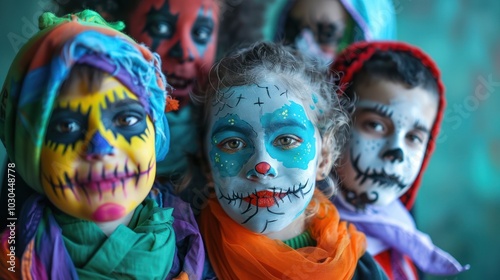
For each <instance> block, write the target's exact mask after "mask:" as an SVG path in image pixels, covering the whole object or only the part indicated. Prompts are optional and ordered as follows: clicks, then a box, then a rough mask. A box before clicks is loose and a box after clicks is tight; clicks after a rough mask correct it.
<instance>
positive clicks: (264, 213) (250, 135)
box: [205, 79, 321, 234]
mask: <svg viewBox="0 0 500 280" xmlns="http://www.w3.org/2000/svg"><path fill="white" fill-rule="evenodd" d="M219 94H220V98H219V100H220V102H218V103H215V104H213V107H212V110H211V114H210V122H209V128H208V131H209V133H208V135H207V136H206V140H205V142H206V145H207V152H208V155H207V156H208V157H209V161H210V164H211V167H212V175H213V180H214V183H215V191H216V194H217V197H218V200H219V202H220V204H221V206H222V208H223V209H224V211H225V212H226V213H227V214H228V215H229V216H230V217H231V218H232V219H233V220H235V221H236V222H238V223H240V224H241V225H242V226H244V227H246V228H247V229H249V230H251V231H253V232H258V233H263V234H268V233H273V232H277V231H280V230H282V229H284V228H285V227H287V226H288V225H290V224H291V223H293V222H294V221H295V220H296V219H297V218H298V217H299V216H301V215H302V213H303V212H304V209H305V208H306V207H307V205H308V204H309V202H310V200H311V198H312V196H313V193H314V187H315V179H316V170H317V165H318V158H319V157H318V154H319V151H320V150H321V149H320V146H319V145H320V144H321V142H320V136H319V132H318V130H317V129H316V128H315V127H314V124H313V122H312V121H311V119H310V118H309V116H308V114H307V112H308V111H307V110H306V108H309V107H310V106H311V105H314V102H313V99H312V98H307V99H306V100H308V101H307V102H304V101H302V100H301V99H299V98H296V97H295V94H293V92H292V91H291V90H290V89H288V88H286V87H285V86H283V85H282V84H280V83H279V82H276V81H274V80H273V79H269V80H267V81H263V82H259V83H258V84H252V85H244V86H237V87H231V88H226V89H223V90H221V91H220V92H219Z"/></svg>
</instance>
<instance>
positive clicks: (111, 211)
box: [92, 203, 126, 222]
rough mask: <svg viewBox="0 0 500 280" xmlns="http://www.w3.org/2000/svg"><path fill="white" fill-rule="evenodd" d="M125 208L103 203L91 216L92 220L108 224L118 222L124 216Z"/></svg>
mask: <svg viewBox="0 0 500 280" xmlns="http://www.w3.org/2000/svg"><path fill="white" fill-rule="evenodd" d="M125 214H126V213H125V207H123V206H121V205H119V204H116V203H105V204H103V205H101V206H99V208H97V210H95V212H94V213H93V214H92V220H94V221H96V222H109V221H114V220H118V219H119V218H121V217H123V216H125Z"/></svg>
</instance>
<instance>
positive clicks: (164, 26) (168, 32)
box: [146, 20, 174, 39]
mask: <svg viewBox="0 0 500 280" xmlns="http://www.w3.org/2000/svg"><path fill="white" fill-rule="evenodd" d="M146 30H147V31H148V32H149V34H150V35H151V37H161V38H165V39H169V38H171V37H172V36H173V32H174V30H173V27H172V25H171V24H170V23H169V22H167V21H163V20H156V21H152V22H150V23H149V24H148V25H147V27H146Z"/></svg>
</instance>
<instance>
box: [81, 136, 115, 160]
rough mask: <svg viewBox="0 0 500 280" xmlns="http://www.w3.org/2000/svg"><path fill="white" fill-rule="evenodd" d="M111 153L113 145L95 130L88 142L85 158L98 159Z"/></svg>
mask: <svg viewBox="0 0 500 280" xmlns="http://www.w3.org/2000/svg"><path fill="white" fill-rule="evenodd" d="M113 153H114V148H113V146H111V145H110V144H109V143H108V141H107V140H106V139H105V138H104V137H103V136H102V135H101V133H100V132H99V131H96V132H95V133H94V135H93V136H92V138H91V139H90V141H89V143H88V146H87V151H86V153H85V159H86V160H99V159H102V158H103V157H104V156H106V155H113Z"/></svg>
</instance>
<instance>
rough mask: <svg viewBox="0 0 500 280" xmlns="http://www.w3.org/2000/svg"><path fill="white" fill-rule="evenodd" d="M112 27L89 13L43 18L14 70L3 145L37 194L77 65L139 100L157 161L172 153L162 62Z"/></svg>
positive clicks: (3, 107)
mask: <svg viewBox="0 0 500 280" xmlns="http://www.w3.org/2000/svg"><path fill="white" fill-rule="evenodd" d="M113 27H114V26H112V25H111V24H108V23H106V22H105V21H104V20H103V19H102V18H101V17H100V16H99V14H97V13H96V12H93V11H90V10H86V11H83V12H81V13H78V14H74V15H68V16H66V17H62V18H60V17H56V16H55V15H53V14H51V13H44V14H43V15H42V16H41V17H40V30H41V31H39V32H38V33H37V34H36V35H35V36H33V37H32V38H31V39H30V40H29V41H28V42H27V43H26V44H25V45H24V47H23V48H22V49H21V50H20V51H19V53H18V54H17V56H16V58H15V59H14V62H13V63H12V65H11V68H10V70H9V73H8V75H7V78H6V80H5V83H4V85H3V89H2V92H1V94H0V140H1V141H2V142H3V144H4V145H5V147H6V149H7V154H8V156H9V158H10V160H11V161H12V162H14V163H15V164H16V170H17V172H19V174H20V175H21V176H22V177H23V179H24V180H25V181H26V182H27V183H28V185H29V186H31V187H32V188H33V189H35V190H36V191H38V192H42V188H41V184H40V164H41V162H40V161H41V159H40V154H41V148H42V145H43V142H44V140H45V133H46V130H47V125H48V122H49V120H50V116H51V113H52V109H53V106H54V103H55V101H56V98H57V96H58V94H59V88H60V86H61V84H62V83H63V82H64V80H65V79H66V78H67V76H68V74H69V73H70V70H71V68H72V67H73V66H74V65H76V64H87V65H90V66H92V67H96V68H99V69H101V70H103V71H105V72H107V73H109V74H111V75H112V76H114V77H115V78H116V79H118V80H119V81H120V82H121V83H122V84H124V85H125V86H126V87H127V88H129V90H130V91H131V92H133V93H134V94H136V95H137V97H138V98H139V101H140V102H141V103H142V104H143V105H144V107H145V108H146V111H147V112H148V115H149V116H150V117H151V119H152V120H153V124H154V126H155V150H156V158H157V160H161V159H163V158H164V157H165V155H166V154H167V152H168V146H169V141H170V135H169V129H168V123H167V120H166V117H165V114H164V110H165V102H166V95H167V92H166V87H167V86H168V85H167V83H166V80H165V76H164V75H163V74H162V72H161V61H160V58H159V56H158V55H157V54H155V53H152V52H150V51H149V50H148V49H147V48H146V47H145V46H143V45H139V44H137V43H136V42H135V41H134V40H132V39H131V38H129V37H128V36H126V35H124V34H123V33H121V32H119V31H118V30H116V29H114V28H113Z"/></svg>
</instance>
